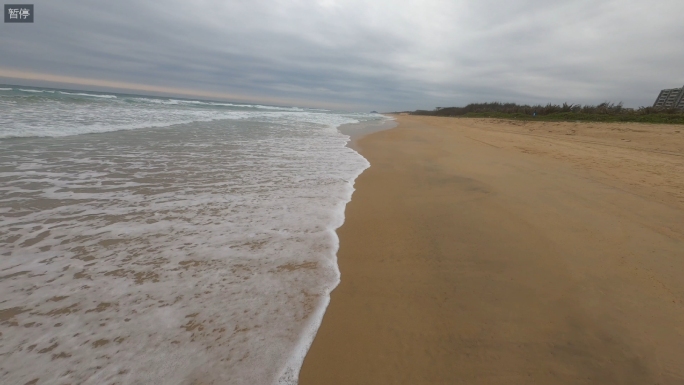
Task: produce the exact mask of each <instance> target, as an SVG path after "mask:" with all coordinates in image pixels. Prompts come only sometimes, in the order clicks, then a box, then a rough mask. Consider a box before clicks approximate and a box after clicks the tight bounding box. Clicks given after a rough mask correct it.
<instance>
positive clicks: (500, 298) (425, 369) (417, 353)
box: [299, 116, 684, 385]
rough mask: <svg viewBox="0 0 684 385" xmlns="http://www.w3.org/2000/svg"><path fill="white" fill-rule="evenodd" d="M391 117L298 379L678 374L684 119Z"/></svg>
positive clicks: (357, 199) (344, 235)
mask: <svg viewBox="0 0 684 385" xmlns="http://www.w3.org/2000/svg"><path fill="white" fill-rule="evenodd" d="M397 119H398V123H399V126H398V127H397V128H394V129H391V130H387V131H382V132H378V133H374V134H371V135H368V136H366V137H363V138H362V139H360V140H359V141H358V145H359V148H360V151H361V153H362V154H363V155H364V156H365V157H366V158H367V159H368V160H369V161H370V163H371V167H370V168H369V169H368V170H366V171H365V172H364V173H363V174H362V175H361V176H360V177H359V178H358V179H357V181H356V186H355V187H356V192H355V193H354V196H353V198H352V201H351V202H350V203H349V204H348V205H347V210H346V220H345V223H344V225H343V226H342V227H341V228H340V229H339V230H338V234H339V236H340V250H339V253H338V258H339V266H340V270H341V273H342V282H341V284H340V285H339V286H338V287H337V288H336V289H335V291H334V292H333V293H332V297H331V302H330V306H329V307H328V309H327V312H326V314H325V317H324V319H323V323H322V326H321V328H320V329H319V331H318V334H317V336H316V338H315V340H314V343H313V345H312V347H311V349H310V350H309V353H308V355H307V357H306V359H305V361H304V366H303V368H302V371H301V374H300V381H299V383H300V384H301V385H314V384H325V385H334V384H346V385H348V384H399V383H402V384H427V383H431V384H432V383H440V384H534V383H538V384H661V385H662V384H681V383H684V303H683V302H682V300H683V299H684V279H682V276H684V134H683V133H682V132H681V131H684V127H681V126H665V125H640V124H592V123H542V122H532V123H523V122H511V121H497V120H488V119H457V118H436V117H415V116H398V117H397ZM677 131H680V132H677Z"/></svg>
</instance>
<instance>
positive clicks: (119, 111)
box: [0, 86, 382, 384]
mask: <svg viewBox="0 0 684 385" xmlns="http://www.w3.org/2000/svg"><path fill="white" fill-rule="evenodd" d="M380 119H382V118H381V117H379V116H378V115H370V114H341V113H335V112H331V111H322V110H309V109H303V108H294V107H292V108H279V107H271V106H257V105H237V104H231V103H220V102H208V101H191V100H180V99H169V98H149V97H143V96H134V95H122V94H103V93H93V92H84V91H69V90H61V91H60V90H52V89H35V88H28V87H13V86H2V87H0V138H2V139H0V292H1V293H2V294H3V295H2V298H1V299H0V332H1V333H2V334H1V335H0V356H1V357H2V359H1V360H0V383H3V384H5V383H7V384H15V383H16V384H23V383H26V382H28V381H31V380H33V379H38V382H37V384H63V383H73V384H104V383H107V384H110V383H115V384H191V383H193V381H198V382H199V383H203V384H212V383H216V384H271V383H278V382H280V383H290V384H291V383H296V379H297V374H298V370H299V367H300V365H301V361H302V359H303V356H304V354H305V352H306V350H307V349H308V346H309V344H310V343H311V341H312V339H313V335H314V334H315V331H316V329H317V328H318V325H319V323H320V320H321V317H322V314H323V312H324V310H325V307H326V305H327V303H328V299H329V292H330V290H331V289H332V288H334V286H335V285H336V284H337V282H338V281H339V272H338V270H337V265H336V257H335V254H336V251H337V247H338V244H337V237H336V235H335V232H334V230H335V229H336V228H337V227H339V226H340V225H341V224H342V222H343V220H344V206H345V204H346V203H347V202H348V201H349V199H350V198H351V193H352V191H353V187H352V186H353V181H354V179H355V178H356V177H357V176H358V175H359V174H360V173H361V172H362V171H363V170H364V169H365V168H366V167H368V163H367V161H366V160H365V159H364V158H363V157H361V156H360V155H359V154H357V153H356V152H354V151H353V150H351V149H349V148H347V147H346V146H345V144H346V141H347V137H346V136H344V135H342V134H340V133H339V132H338V131H337V127H338V126H339V125H341V124H344V123H354V122H358V121H372V120H380Z"/></svg>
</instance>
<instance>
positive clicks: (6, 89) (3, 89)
mask: <svg viewBox="0 0 684 385" xmlns="http://www.w3.org/2000/svg"><path fill="white" fill-rule="evenodd" d="M0 91H12V89H11V88H0Z"/></svg>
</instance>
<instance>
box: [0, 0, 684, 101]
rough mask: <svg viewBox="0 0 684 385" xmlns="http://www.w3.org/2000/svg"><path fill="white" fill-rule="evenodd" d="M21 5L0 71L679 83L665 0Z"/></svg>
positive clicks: (418, 95) (166, 82)
mask: <svg viewBox="0 0 684 385" xmlns="http://www.w3.org/2000/svg"><path fill="white" fill-rule="evenodd" d="M35 9H36V11H35V12H36V15H35V23H34V24H23V25H22V24H3V25H2V27H1V29H0V32H1V33H2V36H3V37H2V40H1V41H0V70H4V71H5V75H3V74H2V72H0V76H7V75H6V74H7V73H8V71H15V72H13V73H15V74H16V71H22V72H24V73H38V74H48V75H51V76H61V77H70V78H83V79H98V81H101V82H110V83H112V84H113V83H118V84H139V85H144V87H147V88H150V89H153V88H155V87H157V88H163V89H174V90H189V92H194V93H196V94H206V95H225V97H224V98H230V99H233V100H236V101H239V99H244V100H250V101H252V100H264V101H265V102H269V101H276V102H281V101H285V102H286V101H292V104H298V105H312V106H320V105H322V104H325V105H326V106H328V107H335V106H337V107H338V108H341V109H356V110H364V111H365V110H370V109H377V110H385V111H387V110H405V109H417V108H430V109H431V108H433V107H436V106H452V105H463V104H466V103H468V102H480V101H515V102H520V103H537V102H542V103H545V102H564V101H567V102H573V103H597V102H602V101H606V100H609V101H614V102H618V101H623V102H624V103H625V105H627V106H633V107H637V106H640V105H650V104H652V103H653V100H654V99H655V97H656V96H657V93H658V91H659V90H660V89H662V88H670V87H680V86H682V85H683V84H684V72H683V71H682V70H681V69H682V63H684V49H682V38H681V37H682V36H684V23H682V22H681V20H680V19H681V15H682V14H684V2H682V1H681V0H661V1H659V2H656V3H653V2H646V1H628V0H622V1H618V0H593V1H585V0H575V1H565V2H548V1H539V0H517V1H502V0H479V1H459V0H454V1H437V0H422V1H413V0H404V1H396V0H395V1H372V2H367V1H357V0H346V1H336V0H318V1H314V0H311V1H310V0H289V1H283V0H272V1H262V0H249V1H243V0H230V1H218V0H199V1H178V0H156V1H150V0H144V1H141V0H136V1H133V0H117V1H116V2H105V1H88V2H85V1H79V0H35ZM34 77H35V76H34ZM4 81H5V82H10V80H4Z"/></svg>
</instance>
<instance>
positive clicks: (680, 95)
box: [653, 87, 684, 109]
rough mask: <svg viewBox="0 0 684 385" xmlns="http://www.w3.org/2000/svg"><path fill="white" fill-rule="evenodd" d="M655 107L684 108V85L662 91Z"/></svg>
mask: <svg viewBox="0 0 684 385" xmlns="http://www.w3.org/2000/svg"><path fill="white" fill-rule="evenodd" d="M653 107H660V108H681V109H684V87H682V88H670V89H668V90H662V91H660V95H658V98H657V99H656V101H655V103H653Z"/></svg>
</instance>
